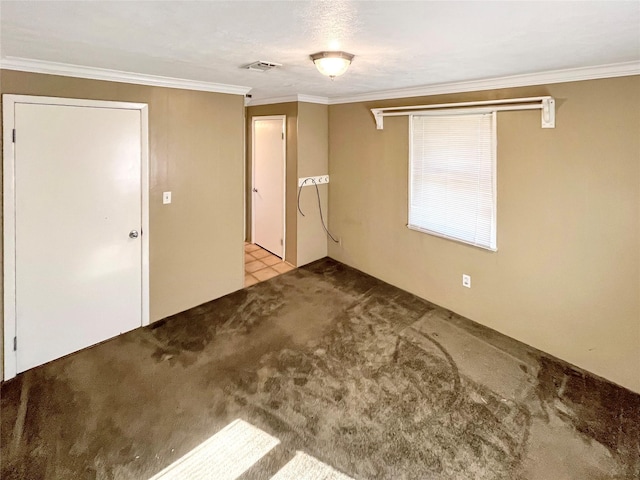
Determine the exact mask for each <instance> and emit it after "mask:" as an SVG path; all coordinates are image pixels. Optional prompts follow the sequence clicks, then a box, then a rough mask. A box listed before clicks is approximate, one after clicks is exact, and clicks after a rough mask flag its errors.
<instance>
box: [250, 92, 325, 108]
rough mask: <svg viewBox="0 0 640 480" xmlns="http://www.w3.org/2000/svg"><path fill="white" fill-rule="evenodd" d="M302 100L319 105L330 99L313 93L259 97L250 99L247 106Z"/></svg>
mask: <svg viewBox="0 0 640 480" xmlns="http://www.w3.org/2000/svg"><path fill="white" fill-rule="evenodd" d="M289 102H304V103H319V104H320V105H329V104H330V103H331V100H330V99H329V98H327V97H318V96H315V95H285V96H282V97H270V98H259V99H256V100H253V99H252V100H251V101H250V102H249V104H248V105H247V106H249V107H256V106H258V105H273V104H275V103H289Z"/></svg>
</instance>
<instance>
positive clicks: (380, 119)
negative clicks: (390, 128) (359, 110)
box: [371, 108, 384, 130]
mask: <svg viewBox="0 0 640 480" xmlns="http://www.w3.org/2000/svg"><path fill="white" fill-rule="evenodd" d="M371 111H372V112H373V118H375V120H376V128H377V129H378V130H383V129H384V116H383V115H382V109H380V108H372V109H371Z"/></svg>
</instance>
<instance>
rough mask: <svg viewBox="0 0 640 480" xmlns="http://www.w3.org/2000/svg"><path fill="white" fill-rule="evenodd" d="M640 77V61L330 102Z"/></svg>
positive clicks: (376, 93)
mask: <svg viewBox="0 0 640 480" xmlns="http://www.w3.org/2000/svg"><path fill="white" fill-rule="evenodd" d="M630 75H640V62H626V63H615V64H611V65H599V66H596V67H582V68H570V69H564V70H552V71H547V72H539V73H528V74H524V75H512V76H509V77H498V78H487V79H483V80H471V81H468V82H454V83H440V84H436V85H425V86H422V87H411V88H399V89H396V90H383V91H378V92H371V93H363V94H358V95H350V96H345V97H334V98H330V99H329V105H337V104H341V103H355V102H369V101H373V100H389V99H394V98H408V97H425V96H429V95H442V94H447V93H461V92H474V91H479V90H495V89H499V88H513V87H526V86H531V85H546V84H551V83H564V82H577V81H581V80H596V79H599V78H613V77H625V76H630Z"/></svg>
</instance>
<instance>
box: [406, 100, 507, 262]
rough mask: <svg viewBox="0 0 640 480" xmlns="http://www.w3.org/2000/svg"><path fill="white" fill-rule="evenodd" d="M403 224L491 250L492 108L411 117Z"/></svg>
mask: <svg viewBox="0 0 640 480" xmlns="http://www.w3.org/2000/svg"><path fill="white" fill-rule="evenodd" d="M410 131H411V134H410V135H411V151H410V166H409V175H410V178H409V222H408V227H409V228H411V229H414V230H419V231H422V232H426V233H430V234H434V235H438V236H442V237H446V238H451V239H454V240H459V241H461V242H465V243H469V244H471V245H475V246H478V247H483V248H487V249H489V250H496V134H495V112H494V113H479V114H461V115H412V116H411V127H410Z"/></svg>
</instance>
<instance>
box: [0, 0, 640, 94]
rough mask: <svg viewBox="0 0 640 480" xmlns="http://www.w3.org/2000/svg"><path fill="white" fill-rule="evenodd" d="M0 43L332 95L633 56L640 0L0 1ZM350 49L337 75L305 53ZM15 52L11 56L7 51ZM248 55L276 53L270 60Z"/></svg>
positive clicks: (639, 43) (84, 61)
mask: <svg viewBox="0 0 640 480" xmlns="http://www.w3.org/2000/svg"><path fill="white" fill-rule="evenodd" d="M0 40H1V46H0V55H1V56H2V58H3V60H5V61H11V60H12V57H18V58H21V59H32V60H42V61H47V62H60V63H66V64H73V65H80V66H85V67H97V68H103V69H112V70H119V71H126V72H135V73H139V74H147V75H157V76H165V77H175V78H181V79H188V80H194V81H200V82H212V83H220V84H232V85H242V86H248V87H251V88H252V90H251V94H252V95H253V97H254V99H265V98H272V97H282V96H290V95H295V94H302V95H313V96H320V97H328V98H330V99H331V98H338V97H348V96H353V95H357V94H363V93H367V92H379V91H385V90H395V89H400V88H408V87H418V86H425V85H434V84H447V83H451V82H465V81H471V80H478V79H487V78H497V77H504V76H511V75H521V74H528V73H536V72H546V71H554V70H561V69H573V68H580V67H592V66H600V65H609V64H619V63H627V62H640V2H639V1H611V0H608V1H598V2H582V1H578V2H565V1H552V2H547V1H544V2H543V1H535V2H493V1H475V2H458V1H446V2H445V1H440V2H436V1H421V2H418V1H413V2H405V1H387V2H372V1H369V2H355V1H347V0H338V1H323V2H320V1H314V2H311V1H305V2H303V1H296V2H288V1H215V2H214V1H205V2H202V1H199V2H191V1H180V2H179V1H172V2H153V1H126V2H114V1H93V2H66V1H48V2H24V1H21V2H14V1H2V2H0ZM336 48H339V49H342V50H345V51H348V52H350V53H353V54H355V56H356V57H355V59H354V61H353V64H352V66H351V68H350V69H349V71H348V72H347V73H346V74H345V75H344V76H342V77H340V78H337V79H336V80H335V81H333V82H332V81H330V80H329V79H328V78H327V77H323V76H322V75H320V74H319V73H318V72H317V70H316V69H315V67H314V66H313V64H312V62H311V61H310V60H309V54H311V53H314V52H317V51H320V50H328V49H336ZM13 60H15V59H13ZM256 60H266V61H272V62H277V63H282V64H283V67H282V68H280V69H277V70H272V71H269V72H266V73H259V72H252V71H248V70H243V69H242V68H241V67H242V66H243V65H246V64H248V63H251V62H253V61H256Z"/></svg>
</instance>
